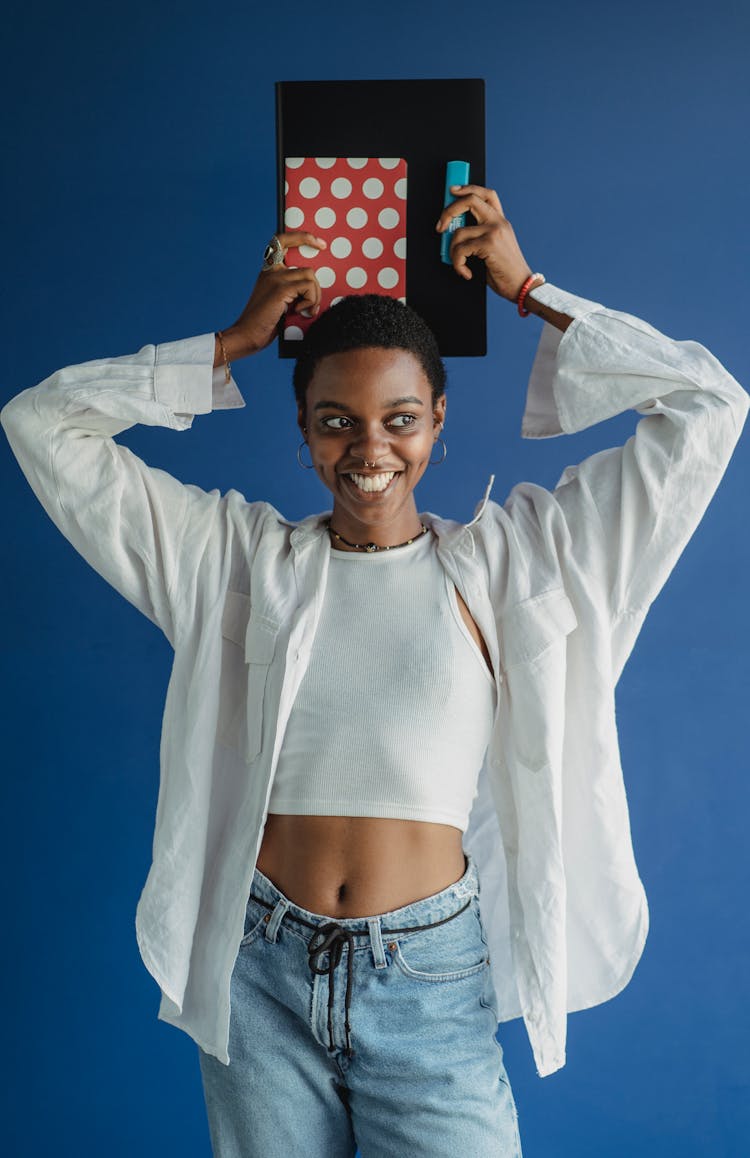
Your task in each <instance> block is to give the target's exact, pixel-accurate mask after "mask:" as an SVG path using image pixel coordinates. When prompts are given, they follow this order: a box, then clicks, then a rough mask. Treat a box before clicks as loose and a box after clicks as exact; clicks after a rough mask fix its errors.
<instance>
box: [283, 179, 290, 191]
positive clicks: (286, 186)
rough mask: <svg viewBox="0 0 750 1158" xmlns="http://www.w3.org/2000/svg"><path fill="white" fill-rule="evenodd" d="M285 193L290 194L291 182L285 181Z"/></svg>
mask: <svg viewBox="0 0 750 1158" xmlns="http://www.w3.org/2000/svg"><path fill="white" fill-rule="evenodd" d="M284 192H285V193H288V192H289V182H288V181H285V182H284Z"/></svg>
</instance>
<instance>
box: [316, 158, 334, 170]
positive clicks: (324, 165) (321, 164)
mask: <svg viewBox="0 0 750 1158" xmlns="http://www.w3.org/2000/svg"><path fill="white" fill-rule="evenodd" d="M315 164H316V165H317V166H318V168H319V169H330V168H331V166H332V165H335V164H336V158H335V157H316V158H315Z"/></svg>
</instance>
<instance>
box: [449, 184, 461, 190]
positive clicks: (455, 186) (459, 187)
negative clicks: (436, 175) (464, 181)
mask: <svg viewBox="0 0 750 1158" xmlns="http://www.w3.org/2000/svg"><path fill="white" fill-rule="evenodd" d="M451 189H463V185H451Z"/></svg>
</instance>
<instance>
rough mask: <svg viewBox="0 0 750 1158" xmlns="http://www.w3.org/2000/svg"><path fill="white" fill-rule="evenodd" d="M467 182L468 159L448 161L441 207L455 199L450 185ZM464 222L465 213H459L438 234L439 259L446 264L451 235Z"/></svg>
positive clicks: (465, 183)
mask: <svg viewBox="0 0 750 1158" xmlns="http://www.w3.org/2000/svg"><path fill="white" fill-rule="evenodd" d="M468 184H469V162H468V161H448V163H447V164H446V166H445V197H444V200H443V208H444V209H446V208H447V207H448V206H449V205H452V204H453V202H454V201H455V200H456V198H455V197H454V195H453V194H452V193H451V185H468ZM465 224H466V214H465V213H461V214H460V215H459V216H458V217H454V218H453V219H452V221H451V223H450V225H449V226H448V228H447V229H446V230H444V231H443V233H441V234H440V260H441V261H444V262H445V264H446V265H450V264H451V258H450V248H451V239H452V235H453V234H454V233H455V232H456V230H457V229H461V227H462V226H464V225H465Z"/></svg>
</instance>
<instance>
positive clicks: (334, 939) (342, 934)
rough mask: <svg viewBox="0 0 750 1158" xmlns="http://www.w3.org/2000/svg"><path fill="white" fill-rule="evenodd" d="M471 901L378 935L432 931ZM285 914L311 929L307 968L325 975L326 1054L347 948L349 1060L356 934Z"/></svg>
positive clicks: (330, 1047) (271, 906)
mask: <svg viewBox="0 0 750 1158" xmlns="http://www.w3.org/2000/svg"><path fill="white" fill-rule="evenodd" d="M250 898H251V900H253V901H258V902H259V904H261V905H265V907H266V908H267V909H275V908H276V904H271V903H270V902H269V901H265V900H264V899H263V897H256V896H255V894H254V893H251V894H250ZM472 899H473V898H472V897H469V899H468V901H467V902H466V904H465V905H462V906H461V908H460V909H458V910H457V911H456V912H455V913H451V915H450V916H449V917H442V918H441V920H439V921H432V922H431V923H430V924H429V925H410V926H408V927H407V928H402V929H381V930H380V931H381V933H418V932H419V931H420V930H422V929H432V928H434V927H435V926H436V925H444V924H445V923H446V922H447V921H452V920H453V918H454V917H458V916H460V914H461V913H463V911H464V909H468V907H469V905H470V904H471V902H472ZM288 915H291V917H292V920H294V921H299V922H300V924H302V925H307V927H308V929H315V933H314V934H313V936H312V937H311V938H310V940H309V941H308V943H307V955H308V961H309V964H310V968H311V970H312V971H313V973H317V974H318V975H322V974H324V973H327V974H328V1041H329V1045H328V1052H329V1053H333V1051H334V1050H335V1048H336V1046H335V1045H334V1042H333V997H334V994H333V978H334V972H335V969H336V966H337V965H338V963H339V961H340V960H341V954H342V953H343V951H344V944H345V943H346V944H348V946H349V954H348V956H347V961H346V965H347V976H346V995H345V997H344V1011H345V1012H344V1027H345V1029H346V1048H345V1050H344V1053H345V1054H346V1056H347V1057H353V1056H354V1050H353V1049H352V1046H351V1039H350V1031H351V1025H350V1024H349V1007H350V1005H351V997H352V976H353V971H354V954H353V949H354V937H355V935H357V934H355V933H353V932H352V930H351V929H349V928H347V927H346V926H344V925H340V924H338V922H337V921H329V922H328V923H327V924H325V925H314V924H313V923H312V922H311V921H306V920H304V918H303V917H298V916H297V915H296V914H294V913H293V914H289V912H288V910H287V912H285V913H284V917H286V916H288ZM283 919H284V918H283V917H282V921H283ZM366 932H367V930H366V929H363V930H361V931H360V933H359V934H358V935H359V936H361V935H362V934H364V933H366ZM318 937H322V938H323V940H322V941H321V943H320V944H319V945H316V946H315V947H313V942H314V941H315V940H316V939H317V938H318ZM326 952H328V953H329V958H328V965H327V967H325V966H324V967H322V968H318V964H317V961H318V958H319V957H320V956H321V955H322V954H323V953H326Z"/></svg>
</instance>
